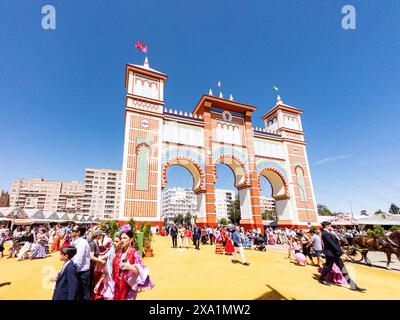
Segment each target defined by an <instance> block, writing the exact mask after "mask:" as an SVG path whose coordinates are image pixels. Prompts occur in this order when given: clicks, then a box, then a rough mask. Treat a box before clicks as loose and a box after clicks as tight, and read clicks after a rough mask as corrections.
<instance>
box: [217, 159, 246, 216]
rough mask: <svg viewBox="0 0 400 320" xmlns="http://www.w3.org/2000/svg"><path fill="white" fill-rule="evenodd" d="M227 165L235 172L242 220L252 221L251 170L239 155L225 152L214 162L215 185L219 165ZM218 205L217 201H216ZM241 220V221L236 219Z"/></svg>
mask: <svg viewBox="0 0 400 320" xmlns="http://www.w3.org/2000/svg"><path fill="white" fill-rule="evenodd" d="M218 165H226V166H227V167H228V168H229V169H230V170H231V171H232V173H233V178H234V187H235V188H236V189H237V191H238V192H237V193H238V196H239V201H240V215H241V220H240V221H241V222H243V221H251V219H252V209H251V199H250V181H249V171H248V167H247V165H246V163H244V162H243V161H242V160H241V159H240V158H239V157H238V156H236V155H233V154H230V153H223V154H221V155H220V156H219V157H218V158H217V159H216V160H215V162H214V166H213V170H214V185H216V183H217V180H218V177H217V166H218ZM216 206H217V203H216ZM236 222H239V221H236Z"/></svg>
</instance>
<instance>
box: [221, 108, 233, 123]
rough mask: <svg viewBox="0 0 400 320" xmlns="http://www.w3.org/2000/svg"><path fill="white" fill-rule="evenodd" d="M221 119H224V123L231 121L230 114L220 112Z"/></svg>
mask: <svg viewBox="0 0 400 320" xmlns="http://www.w3.org/2000/svg"><path fill="white" fill-rule="evenodd" d="M222 119H224V120H225V121H229V122H231V121H232V114H231V113H230V112H229V111H224V112H222Z"/></svg>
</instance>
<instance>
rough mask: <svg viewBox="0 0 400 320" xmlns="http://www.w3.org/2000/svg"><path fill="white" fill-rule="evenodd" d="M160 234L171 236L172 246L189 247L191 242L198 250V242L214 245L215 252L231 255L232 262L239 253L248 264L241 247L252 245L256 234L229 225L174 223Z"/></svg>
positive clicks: (246, 264)
mask: <svg viewBox="0 0 400 320" xmlns="http://www.w3.org/2000/svg"><path fill="white" fill-rule="evenodd" d="M161 235H165V236H168V235H169V236H171V239H172V247H173V248H180V249H183V246H184V245H185V248H186V249H189V248H190V247H192V245H191V244H190V243H192V244H193V247H194V248H195V249H196V250H200V243H202V244H203V245H206V244H210V245H215V253H216V254H226V255H230V256H232V262H233V263H236V262H238V261H237V259H236V256H237V254H239V255H240V257H241V259H242V264H243V265H245V266H248V265H250V264H249V263H248V262H247V260H246V257H245V255H244V251H243V249H244V248H246V247H249V246H252V239H253V238H255V237H256V236H257V230H253V232H248V233H246V234H245V233H244V229H243V227H235V226H231V225H229V226H218V227H215V228H212V227H202V228H201V227H199V226H197V225H193V226H192V225H183V224H179V225H176V224H174V225H172V226H167V227H166V228H163V229H162V230H161Z"/></svg>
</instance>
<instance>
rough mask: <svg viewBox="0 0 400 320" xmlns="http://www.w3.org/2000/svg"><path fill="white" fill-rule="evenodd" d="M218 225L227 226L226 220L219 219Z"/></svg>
mask: <svg viewBox="0 0 400 320" xmlns="http://www.w3.org/2000/svg"><path fill="white" fill-rule="evenodd" d="M218 223H219V224H222V225H227V224H228V220H227V219H226V218H221V219H219V221H218Z"/></svg>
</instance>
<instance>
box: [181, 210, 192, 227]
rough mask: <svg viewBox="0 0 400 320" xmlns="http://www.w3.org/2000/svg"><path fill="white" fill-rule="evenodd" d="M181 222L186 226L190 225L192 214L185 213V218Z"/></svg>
mask: <svg viewBox="0 0 400 320" xmlns="http://www.w3.org/2000/svg"><path fill="white" fill-rule="evenodd" d="M183 222H184V223H185V224H186V225H190V224H191V223H192V214H191V213H190V212H188V213H186V215H185V217H184V218H183Z"/></svg>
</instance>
